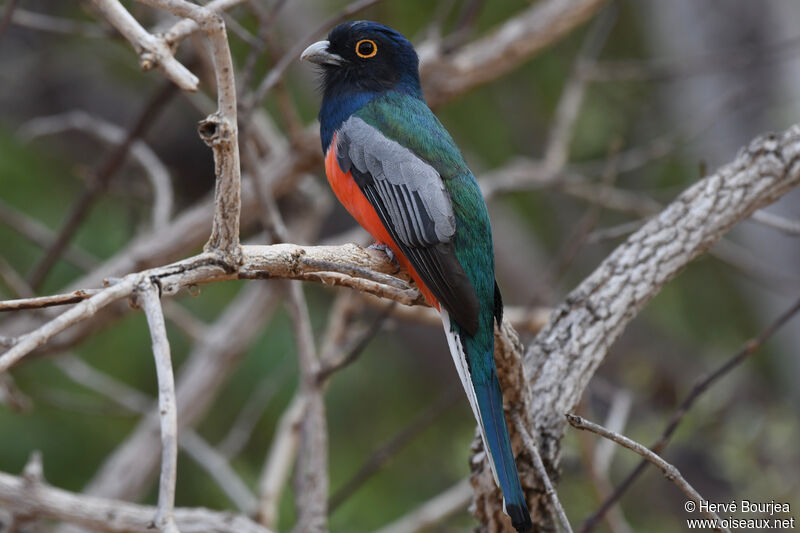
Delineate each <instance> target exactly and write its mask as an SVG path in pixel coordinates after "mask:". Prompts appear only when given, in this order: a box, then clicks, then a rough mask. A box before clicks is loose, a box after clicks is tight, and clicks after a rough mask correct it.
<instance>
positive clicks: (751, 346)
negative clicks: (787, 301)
mask: <svg viewBox="0 0 800 533" xmlns="http://www.w3.org/2000/svg"><path fill="white" fill-rule="evenodd" d="M798 313H800V300H798V301H797V302H795V303H794V305H792V306H791V307H790V308H789V309H787V310H786V311H784V312H783V313H781V314H780V315H779V316H778V317H777V318H776V319H775V320H774V321H773V322H772V323H771V324H770V325H769V326H767V328H766V329H764V330H763V331H762V332H761V333H759V334H758V335H757V336H755V337H753V338H752V339H750V340H748V341H746V342H745V343H744V345H743V346H742V348H741V349H740V350H739V351H738V352H737V353H736V354H735V355H734V356H733V357H731V358H730V359H728V360H727V361H726V362H725V363H723V364H722V365H720V366H719V367H718V368H717V369H716V370H714V371H713V372H711V373H710V374H708V375H706V376H704V377H702V378H700V379H698V380H697V381H696V382H695V384H694V385H693V386H692V388H691V390H690V391H689V394H688V395H687V396H686V397H685V398H684V399H683V401H682V402H681V403H680V405H679V406H678V407H677V408H676V409H675V411H673V413H672V416H670V419H669V421H668V422H667V425H666V426H665V428H664V431H663V432H662V433H661V436H660V437H659V439H658V441H656V443H655V444H653V445H652V446H651V447H650V450H652V452H653V453H656V454H661V453H662V452H663V451H664V448H666V446H667V444H668V443H669V441H670V439H671V438H672V435H673V433H675V430H676V429H677V428H678V425H679V424H680V423H681V421H682V420H683V417H684V416H686V413H687V412H688V411H689V409H690V408H691V407H692V405H694V403H695V402H696V401H697V399H698V398H699V397H700V396H701V395H702V394H703V393H704V392H705V391H707V390H708V389H709V388H710V387H711V386H712V385H713V384H714V383H715V382H716V381H717V380H719V379H721V378H722V377H724V376H725V375H726V374H727V373H729V372H730V371H731V370H733V369H734V368H736V367H737V366H739V365H740V364H741V363H743V362H744V361H745V360H746V359H747V358H749V357H750V356H751V355H753V354H754V353H756V352H757V351H758V350H759V349H760V348H761V346H763V344H764V343H765V342H766V341H767V340H769V339H770V338H771V337H772V336H773V335H774V334H775V333H776V332H777V331H778V330H779V329H781V327H783V326H784V325H785V324H786V323H787V322H789V321H790V320H791V319H792V318H794V317H795V316H796V315H797V314H798ZM647 465H648V461H646V460H642V461H641V462H640V463H639V464H638V465H637V466H636V468H634V469H633V470H632V471H631V473H630V474H628V475H627V477H625V479H624V480H623V481H622V482H621V483H620V484H619V485H618V486H617V488H616V489H615V490H614V492H613V493H612V494H611V495H610V496H609V497H608V498H607V499H606V500H605V501H604V502H603V503H602V504H601V505H600V507H599V508H598V509H597V511H595V512H594V513H592V515H591V516H589V517H588V518H587V519H586V520H585V521H584V522H583V525H582V526H581V533H588V532H589V531H591V530H592V529H594V528H595V527H596V526H597V524H598V522H599V521H600V520H601V519H602V518H603V515H604V514H605V513H606V512H608V510H609V509H610V508H611V506H613V505H614V504H615V503H616V502H617V500H619V499H620V498H621V497H622V495H623V494H624V493H625V491H626V490H628V488H629V487H630V486H631V485H632V484H633V482H634V481H635V480H636V479H637V478H638V477H639V476H640V475H641V474H642V472H644V471H645V469H646V468H647Z"/></svg>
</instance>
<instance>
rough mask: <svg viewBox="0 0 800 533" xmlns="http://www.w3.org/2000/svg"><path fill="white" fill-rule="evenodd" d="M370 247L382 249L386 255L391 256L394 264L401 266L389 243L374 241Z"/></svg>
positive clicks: (371, 248) (390, 259) (390, 258)
mask: <svg viewBox="0 0 800 533" xmlns="http://www.w3.org/2000/svg"><path fill="white" fill-rule="evenodd" d="M369 249H370V250H380V251H381V252H383V253H385V254H386V257H388V258H389V261H391V262H392V263H393V264H395V265H397V266H399V265H398V263H397V258H396V257H395V256H394V252H393V251H392V249H391V248H389V245H387V244H384V243H382V242H374V243H372V244H370V245H369Z"/></svg>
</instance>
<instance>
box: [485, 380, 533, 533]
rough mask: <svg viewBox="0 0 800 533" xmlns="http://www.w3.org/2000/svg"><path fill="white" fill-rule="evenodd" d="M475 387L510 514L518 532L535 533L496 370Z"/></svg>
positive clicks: (506, 508)
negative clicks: (530, 532) (513, 449)
mask: <svg viewBox="0 0 800 533" xmlns="http://www.w3.org/2000/svg"><path fill="white" fill-rule="evenodd" d="M473 386H474V389H475V396H476V399H477V400H478V407H479V409H480V412H481V418H482V419H483V425H484V431H485V432H486V441H487V443H488V445H489V450H487V451H488V453H490V454H491V456H492V459H493V462H494V465H495V470H496V473H497V481H498V483H499V484H500V489H501V490H502V491H503V498H504V500H505V511H506V514H508V516H509V517H510V518H511V523H512V525H513V526H514V529H516V530H517V531H519V532H520V533H525V532H528V531H531V530H532V529H533V523H532V522H531V517H530V513H529V512H528V506H527V504H526V503H525V495H524V494H523V492H522V486H521V485H520V482H519V474H518V473H517V465H516V462H515V460H514V452H513V451H512V450H511V441H510V439H509V436H508V427H507V426H506V419H505V415H504V413H503V396H502V393H501V391H500V382H499V381H498V380H497V375H496V374H495V372H494V369H492V371H491V373H490V375H489V379H488V382H487V383H485V384H476V383H474V382H473Z"/></svg>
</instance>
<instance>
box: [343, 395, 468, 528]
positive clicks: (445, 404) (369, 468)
mask: <svg viewBox="0 0 800 533" xmlns="http://www.w3.org/2000/svg"><path fill="white" fill-rule="evenodd" d="M460 397H461V394H460V389H459V388H457V387H452V388H450V389H449V390H448V391H447V392H445V393H443V394H441V395H439V397H438V398H437V399H436V401H435V402H434V403H433V404H431V405H430V406H429V407H428V408H427V409H425V410H424V411H423V412H422V413H420V414H419V416H417V417H416V418H415V419H414V420H412V421H411V423H410V424H409V425H408V426H407V427H405V428H403V429H402V430H401V431H399V432H398V433H397V434H396V435H394V436H393V437H392V438H391V439H389V440H388V441H386V443H385V444H383V445H381V446H380V447H379V448H378V449H377V450H375V451H374V452H372V454H370V456H369V457H368V458H367V460H366V461H364V464H363V465H362V466H361V467H360V468H359V469H358V470H357V471H356V473H355V474H353V475H352V476H351V477H350V479H348V480H347V481H345V482H344V484H343V485H342V486H341V487H339V489H338V490H337V491H336V492H334V493H333V495H332V496H331V499H330V502H329V504H328V507H329V508H330V512H333V511H335V510H336V508H338V507H339V506H340V505H341V504H342V503H344V502H345V501H346V500H347V498H349V497H350V496H352V495H353V493H355V492H356V490H358V489H359V488H360V487H361V486H362V485H363V484H364V483H365V482H366V481H367V480H368V479H370V478H371V477H372V476H373V475H375V474H376V473H377V472H379V471H380V470H381V468H383V466H384V465H385V464H386V462H387V461H389V459H391V458H392V457H394V456H395V455H397V453H398V452H399V451H400V450H402V449H403V448H405V447H406V446H407V445H408V444H410V443H411V442H412V441H413V440H414V439H415V438H417V437H418V436H419V435H420V434H421V433H422V432H423V431H425V430H426V429H427V428H428V427H430V425H431V424H432V423H433V422H434V421H435V420H436V419H437V418H439V416H441V415H442V414H443V413H444V412H445V411H446V410H447V409H449V408H450V407H452V406H453V404H454V403H455V402H456V400H458V399H459V398H460Z"/></svg>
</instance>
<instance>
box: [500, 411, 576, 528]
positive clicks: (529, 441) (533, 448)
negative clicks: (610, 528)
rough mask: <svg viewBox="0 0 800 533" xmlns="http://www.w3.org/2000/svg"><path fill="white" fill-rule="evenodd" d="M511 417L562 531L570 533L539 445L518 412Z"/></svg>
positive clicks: (567, 521)
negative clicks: (540, 453)
mask: <svg viewBox="0 0 800 533" xmlns="http://www.w3.org/2000/svg"><path fill="white" fill-rule="evenodd" d="M511 419H512V420H513V422H514V426H515V427H516V429H517V432H518V433H519V434H520V435H521V436H522V442H524V443H525V447H526V448H527V449H528V453H529V454H530V456H531V458H532V459H533V468H534V470H535V471H536V473H537V474H538V475H539V479H540V481H541V483H542V485H544V490H545V494H546V495H547V497H548V498H549V500H550V503H551V506H552V508H553V509H554V510H555V514H556V516H557V517H558V523H559V524H560V525H561V527H562V528H563V529H564V531H566V532H567V533H572V526H570V524H569V519H568V518H567V513H566V512H564V507H563V506H562V505H561V501H560V500H559V499H558V493H557V492H556V489H554V488H553V484H552V483H551V482H550V475H549V474H548V473H547V469H546V468H545V467H544V462H542V456H541V455H539V447H538V446H537V445H536V441H535V440H534V438H533V436H532V435H531V434H530V433H529V432H528V430H527V428H525V423H524V422H523V420H522V417H521V416H520V415H519V413H518V412H514V413H513V414H512V415H511Z"/></svg>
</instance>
